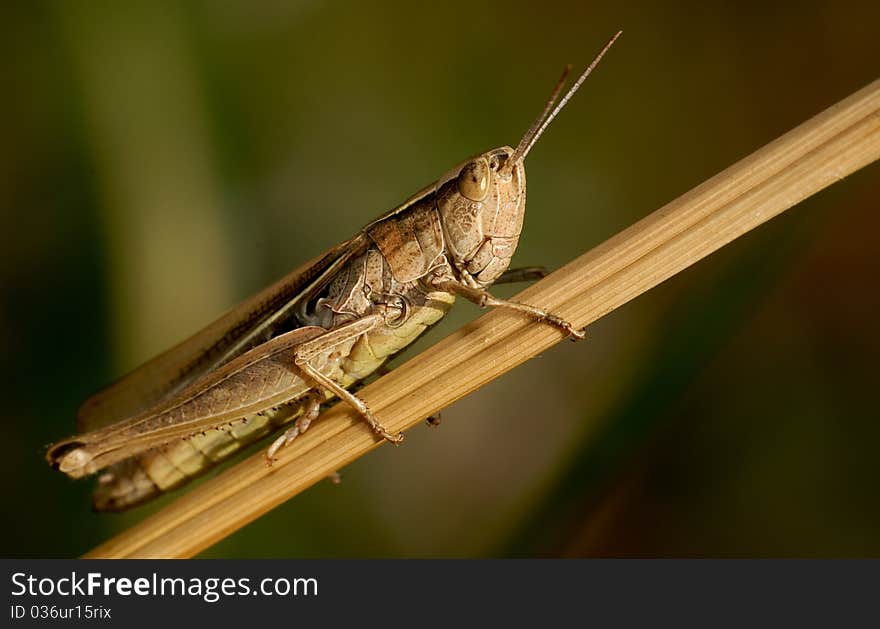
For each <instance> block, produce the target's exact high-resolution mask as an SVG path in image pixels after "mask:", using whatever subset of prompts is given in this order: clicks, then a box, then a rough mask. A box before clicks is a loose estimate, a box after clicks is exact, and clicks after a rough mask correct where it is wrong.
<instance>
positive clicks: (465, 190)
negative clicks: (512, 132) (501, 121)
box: [437, 31, 620, 287]
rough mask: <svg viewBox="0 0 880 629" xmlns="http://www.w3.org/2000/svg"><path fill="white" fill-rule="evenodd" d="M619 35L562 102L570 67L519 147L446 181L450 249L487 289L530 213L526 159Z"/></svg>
mask: <svg viewBox="0 0 880 629" xmlns="http://www.w3.org/2000/svg"><path fill="white" fill-rule="evenodd" d="M618 37H620V31H618V32H617V34H615V35H614V37H612V38H611V39H610V40H609V41H608V43H607V44H605V47H604V48H603V49H602V50H601V51H600V52H599V54H598V55H597V56H596V58H595V59H593V61H592V62H591V63H590V65H589V66H587V69H586V70H584V71H583V73H581V75H580V76H579V77H578V79H577V80H576V81H575V82H574V84H573V85H572V86H571V88H570V89H569V90H568V92H566V94H565V96H563V97H562V99H561V100H560V101H559V104H556V99H557V98H559V94H560V93H561V92H562V88H563V87H564V86H565V80H566V78H567V77H568V73H569V71H570V70H571V67H570V66H569V67H566V69H565V71H564V72H563V73H562V77H561V78H560V79H559V81H558V82H557V83H556V87H555V88H554V89H553V93H552V94H551V96H550V99H549V100H548V101H547V104H546V105H545V106H544V110H543V111H542V112H541V115H540V116H538V118H537V119H536V120H535V122H534V123H533V124H532V126H531V127H529V130H528V131H526V133H525V135H523V137H522V139H521V140H520V141H519V144H517V146H516V148H515V149H513V148H510V147H509V146H502V147H500V148H497V149H493V150H491V151H488V152H486V153H483V154H482V155H479V156H477V157H475V158H472V159H470V160H468V161H467V162H465V163H464V164H462V165H461V166H460V167H458V168H456V169H454V170H453V171H452V172H451V173H450V175H449V176H447V178H445V179H444V180H442V182H441V183H440V186H439V188H438V195H437V202H438V209H439V211H440V220H441V224H442V226H443V234H444V236H445V241H446V250H447V252H448V253H449V255H450V257H451V258H452V259H451V260H450V262H451V263H452V265H453V266H454V267H455V268H456V269H458V271H459V272H460V273H462V275H464V274H465V272H466V273H467V274H468V275H470V277H472V278H473V279H474V280H475V281H476V282H477V284H479V285H481V286H484V287H485V286H489V285H490V284H492V283H493V282H494V281H495V280H497V279H498V278H499V277H500V276H501V274H502V273H504V271H505V270H506V269H507V267H508V265H509V264H510V259H511V257H512V256H513V252H514V251H515V250H516V245H517V243H518V242H519V234H520V232H521V231H522V224H523V217H524V215H525V211H526V171H525V166H524V162H525V159H526V155H528V154H529V151H531V150H532V147H533V146H534V145H535V143H536V142H537V141H538V138H540V137H541V134H542V133H544V130H545V129H546V128H547V127H548V125H549V124H550V123H551V122H552V121H553V119H554V118H555V117H556V115H557V114H558V113H559V112H560V111H561V110H562V108H563V107H565V104H566V103H567V102H568V101H569V100H570V99H571V97H572V96H574V93H575V92H576V91H577V90H578V88H579V87H580V86H581V84H582V83H583V82H584V80H585V79H586V78H587V76H589V74H590V73H591V72H592V71H593V68H595V67H596V65H597V64H598V63H599V60H600V59H601V58H602V56H603V55H604V54H605V53H606V52H607V51H608V49H609V48H611V46H612V44H614V42H615V41H616V40H617V38H618ZM554 105H555V107H554Z"/></svg>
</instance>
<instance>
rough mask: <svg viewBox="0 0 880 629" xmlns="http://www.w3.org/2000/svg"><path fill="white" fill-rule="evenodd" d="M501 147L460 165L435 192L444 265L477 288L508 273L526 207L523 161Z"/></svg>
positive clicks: (505, 147)
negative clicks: (464, 276) (444, 258)
mask: <svg viewBox="0 0 880 629" xmlns="http://www.w3.org/2000/svg"><path fill="white" fill-rule="evenodd" d="M513 154H514V149H512V148H510V147H509V146H502V147H500V148H497V149H493V150H491V151H488V152H486V153H483V154H482V155H479V156H477V157H474V158H472V159H470V160H468V161H467V162H465V163H464V164H463V165H462V166H461V167H460V168H458V169H457V171H456V170H454V171H453V172H452V173H451V175H450V176H449V178H448V179H447V180H446V181H445V182H443V183H442V184H441V185H440V186H439V189H438V194H437V209H438V211H439V213H440V222H441V225H442V228H443V236H444V241H445V245H446V253H447V255H448V257H449V262H450V263H451V264H452V265H453V267H455V268H456V269H457V270H458V271H459V272H460V273H462V274H464V275H467V276H469V277H471V278H473V279H474V280H475V281H476V282H477V284H479V285H481V286H489V285H490V284H492V282H494V281H495V280H496V279H498V277H499V276H500V275H501V274H502V273H503V272H504V271H505V270H506V269H507V267H508V265H509V264H510V259H511V257H512V256H513V252H514V251H515V250H516V245H517V243H518V242H519V235H520V232H521V231H522V225H523V216H524V215H525V208H526V172H525V168H524V166H523V163H522V160H518V162H517V163H515V164H513V165H512V167H511V165H510V164H508V161H509V160H510V158H511V156H512V155H513Z"/></svg>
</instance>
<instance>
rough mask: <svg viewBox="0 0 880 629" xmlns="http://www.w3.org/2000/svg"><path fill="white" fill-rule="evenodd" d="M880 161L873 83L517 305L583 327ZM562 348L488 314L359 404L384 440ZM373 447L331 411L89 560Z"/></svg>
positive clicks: (339, 408)
mask: <svg viewBox="0 0 880 629" xmlns="http://www.w3.org/2000/svg"><path fill="white" fill-rule="evenodd" d="M878 157H880V80H878V81H874V82H873V83H871V84H870V85H868V86H867V87H865V88H863V89H862V90H860V91H858V92H856V93H855V94H853V95H852V96H850V97H849V98H847V99H846V100H844V101H842V102H840V103H838V104H837V105H835V106H833V107H831V108H830V109H828V110H826V111H825V112H823V113H821V114H819V115H818V116H816V117H814V118H812V119H810V120H809V121H807V122H805V123H804V124H802V125H801V126H799V127H797V128H796V129H794V130H792V131H790V132H789V133H787V134H786V135H784V136H782V137H781V138H779V139H777V140H776V141H774V142H772V143H771V144H768V145H767V146H765V147H763V148H762V149H760V150H758V151H756V152H755V153H753V154H752V155H750V156H748V157H746V158H745V159H743V160H741V161H740V162H738V163H736V164H734V165H733V166H731V167H730V168H728V169H727V170H725V171H723V172H721V173H719V174H718V175H716V176H715V177H713V178H712V179H710V180H708V181H706V182H705V183H703V184H701V185H700V186H698V187H696V188H694V189H693V190H691V191H690V192H688V193H687V194H685V195H683V196H681V197H680V198H678V199H676V200H674V201H672V202H671V203H669V204H667V205H666V206H664V207H662V208H660V209H659V210H657V211H656V212H654V213H653V214H651V215H649V216H647V217H646V218H644V219H643V220H641V221H639V222H638V223H636V224H635V225H633V226H631V227H629V228H628V229H626V230H624V231H623V232H621V233H619V234H617V235H616V236H614V237H613V238H611V239H609V240H608V241H606V242H605V243H603V244H602V245H600V246H598V247H596V248H595V249H593V250H592V251H589V252H587V253H585V254H583V255H581V256H580V257H579V258H577V259H576V260H574V261H572V262H570V263H569V264H568V265H566V266H565V267H563V268H561V269H559V270H558V271H556V272H555V273H553V274H552V275H550V276H549V277H547V278H545V279H544V280H542V281H540V282H538V283H536V284H534V285H533V286H531V287H529V288H528V289H527V290H525V291H523V292H522V293H520V294H519V295H518V296H517V297H515V299H517V300H519V301H524V302H526V303H530V304H535V305H540V306H541V307H543V308H546V309H549V310H551V311H553V312H555V313H557V314H560V315H562V316H563V317H565V318H566V319H568V320H570V321H572V322H573V323H574V324H576V325H578V326H583V325H587V324H589V323H591V322H593V321H595V320H596V319H598V318H599V317H601V316H602V315H605V314H607V313H609V312H611V311H612V310H614V309H615V308H617V307H619V306H621V305H623V304H625V303H626V302H628V301H629V300H631V299H633V298H635V297H637V296H638V295H640V294H642V293H644V292H645V291H647V290H649V289H650V288H652V287H654V286H656V285H657V284H659V283H660V282H662V281H664V280H666V279H667V278H669V277H671V276H673V275H675V274H676V273H678V272H679V271H681V270H683V269H685V268H687V267H688V266H690V265H691V264H693V263H694V262H696V261H698V260H700V259H702V258H704V257H705V256H707V255H709V254H710V253H712V252H713V251H715V250H717V249H718V248H720V247H722V246H723V245H725V244H727V243H728V242H730V241H731V240H733V239H735V238H737V237H739V236H741V235H743V234H745V233H746V232H748V231H749V230H750V229H753V228H754V227H757V226H758V225H760V224H761V223H763V222H764V221H767V220H769V219H770V218H772V217H774V216H776V215H777V214H779V213H781V212H783V211H785V210H786V209H788V208H790V207H792V206H793V205H795V204H796V203H798V202H799V201H801V200H803V199H805V198H806V197H809V196H810V195H812V194H814V193H816V192H818V191H819V190H821V189H822V188H824V187H826V186H828V185H829V184H831V183H834V182H835V181H837V180H839V179H841V178H843V177H845V176H846V175H848V174H850V173H852V172H854V171H856V170H858V169H859V168H861V167H863V166H865V165H866V164H869V163H871V162H872V161H874V160H876V159H877V158H878ZM561 340H563V336H562V334H561V333H559V332H557V331H555V330H554V329H552V328H550V327H548V326H546V325H540V324H537V323H534V322H532V321H530V320H528V319H526V318H524V317H521V316H517V315H514V314H510V313H506V312H502V311H500V310H495V311H492V312H489V313H488V314H486V315H484V316H482V317H481V318H480V319H478V320H477V321H476V322H474V323H471V324H469V325H466V326H465V327H463V328H462V329H460V330H458V331H457V332H455V333H453V334H452V335H450V336H449V337H447V338H445V339H443V340H442V341H440V342H439V343H437V344H436V345H434V346H433V347H431V348H429V349H428V350H426V351H425V352H423V353H421V354H420V355H418V356H416V357H414V358H412V359H411V360H409V361H408V362H407V363H405V364H404V365H402V366H401V367H399V368H397V369H395V370H394V371H393V372H391V373H390V374H388V375H387V376H385V377H383V378H381V379H380V380H378V381H377V382H375V383H373V384H371V385H369V386H367V387H365V388H364V389H362V390H361V392H360V395H361V397H363V399H364V400H365V401H366V402H367V403H368V404H369V405H370V407H371V408H372V409H373V410H374V411H375V412H376V414H377V416H378V417H380V418H381V420H382V422H383V423H384V425H385V426H386V427H387V428H388V430H390V431H391V432H395V431H398V430H405V429H407V428H410V427H411V426H413V425H415V424H417V423H419V422H420V421H421V420H422V419H424V418H425V417H427V416H429V415H431V414H432V413H435V412H437V411H439V410H440V409H442V408H444V407H445V406H447V405H449V404H451V403H452V402H454V401H455V400H458V399H459V398H461V397H463V396H465V395H467V394H468V393H470V392H472V391H473V390H475V389H477V388H479V387H481V386H483V385H484V384H486V383H487V382H489V381H491V380H493V379H495V378H497V377H498V376H500V375H502V374H503V373H505V372H506V371H508V370H510V369H513V368H514V367H515V366H517V365H519V364H520V363H522V362H524V361H526V360H528V359H530V358H532V357H534V356H535V355H537V354H539V353H540V352H543V351H545V350H546V349H547V348H549V347H550V346H552V345H554V344H555V343H558V342H559V341H561ZM584 351H589V345H586V346H584ZM379 445H381V443H380V442H379V441H378V440H377V439H376V437H375V435H373V434H372V433H371V432H370V430H369V429H368V428H367V426H366V425H365V424H364V422H363V421H361V420H360V419H359V418H358V417H357V416H356V415H355V414H354V412H353V411H352V410H351V409H350V408H349V407H348V406H346V405H345V404H337V405H335V406H334V407H333V408H331V409H329V410H328V411H327V412H325V413H324V414H323V416H322V417H321V418H320V419H319V420H318V421H317V422H316V423H315V424H314V425H313V426H312V428H311V429H310V430H309V432H307V433H306V434H305V435H303V436H301V437H300V438H298V439H297V440H296V441H295V442H294V443H293V444H292V446H291V447H289V448H287V449H284V450H282V452H281V453H280V455H279V460H278V462H277V463H276V464H275V465H274V466H273V467H272V468H271V469H269V468H267V466H266V463H265V459H264V457H263V453H258V454H256V455H254V456H252V457H250V458H249V459H247V460H245V461H243V462H241V463H239V464H238V465H236V466H235V467H232V468H230V469H229V470H227V471H226V472H224V473H222V474H220V475H218V476H217V477H215V478H213V479H211V480H209V481H207V482H205V483H204V484H202V485H201V486H199V487H197V488H196V489H194V490H193V491H191V492H189V493H187V494H185V495H183V496H182V497H181V498H179V499H178V500H177V501H175V502H174V503H172V504H170V505H168V506H167V507H165V508H164V509H163V510H161V511H159V512H158V513H156V514H154V515H152V516H150V517H148V518H147V519H145V520H144V521H142V522H141V523H139V524H137V525H135V526H133V527H131V528H130V529H128V530H127V531H124V532H123V533H121V534H120V535H118V536H116V537H115V538H113V539H111V540H109V541H108V542H105V543H104V544H102V545H100V546H98V547H97V548H95V549H94V550H92V551H91V552H90V553H88V554H87V555H86V556H87V557H191V556H193V555H195V554H196V553H198V552H199V551H201V550H203V549H205V548H207V547H209V546H211V545H212V544H214V543H216V542H217V541H218V540H221V539H223V538H224V537H226V536H227V535H229V534H230V533H232V532H234V531H236V530H238V529H239V528H241V527H242V526H244V525H245V524H247V523H248V522H251V521H252V520H254V519H256V518H258V517H260V516H261V515H262V514H264V513H266V512H267V511H269V510H270V509H272V508H274V507H276V506H277V505H279V504H281V503H282V502H284V501H286V500H289V499H290V498H292V497H293V496H295V495H296V494H298V493H299V492H301V491H303V490H304V489H306V488H307V487H309V486H311V485H312V484H314V483H315V482H317V481H319V480H321V479H322V478H324V477H326V476H327V475H328V474H330V473H332V472H334V471H335V470H338V469H341V468H343V467H345V466H346V465H347V464H349V463H351V462H352V461H353V460H354V459H356V458H358V457H360V456H363V455H364V454H366V453H367V452H369V451H370V450H372V449H373V448H376V447H378V446H379ZM403 447H406V445H405V444H404V446H403Z"/></svg>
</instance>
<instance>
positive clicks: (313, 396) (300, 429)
mask: <svg viewBox="0 0 880 629" xmlns="http://www.w3.org/2000/svg"><path fill="white" fill-rule="evenodd" d="M320 413H321V394H320V393H319V392H317V391H311V392H310V393H308V394H307V398H306V400H305V406H304V410H303V414H302V415H300V416H299V417H297V418H296V421H295V422H293V426H291V427H290V428H288V429H287V430H285V431H284V434H282V435H281V436H280V437H278V438H277V439H276V440H275V441H273V442H272V445H271V446H269V449H268V450H267V451H266V464H267V465H272V463H274V462H275V455H276V454H277V453H278V451H279V450H280V449H281V448H283V447H285V446H288V445H290V444H291V442H292V441H293V440H294V439H296V438H297V437H298V436H299V435H301V434H303V433H304V432H305V431H306V430H308V429H309V425H311V423H312V422H313V421H314V420H315V419H316V418H317V417H318V415H319V414H320Z"/></svg>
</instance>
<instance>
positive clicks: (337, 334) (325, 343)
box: [294, 314, 403, 445]
mask: <svg viewBox="0 0 880 629" xmlns="http://www.w3.org/2000/svg"><path fill="white" fill-rule="evenodd" d="M382 323H383V318H382V315H379V314H374V315H367V316H365V317H361V318H360V319H355V320H354V321H351V322H349V323H346V324H344V325H341V326H339V327H338V328H336V329H335V330H330V331H329V332H327V333H326V334H322V335H321V336H318V337H316V338H314V339H312V340H310V341H306V342H305V343H303V344H302V345H298V346H297V348H296V350H295V353H294V362H295V364H296V366H297V367H299V368H300V369H301V370H302V372H303V373H304V374H305V375H306V376H307V377H308V378H310V379H311V380H313V381H314V382H315V383H317V384H318V385H319V386H320V387H321V388H323V389H327V390H328V391H330V392H332V393H333V394H335V395H336V396H337V397H339V399H341V400H344V401H346V402H348V404H349V405H351V406H352V407H354V409H355V410H356V411H357V412H358V413H360V415H361V417H363V418H364V420H365V421H366V422H367V424H369V426H370V428H372V429H373V432H375V433H376V434H377V435H379V436H381V437H382V438H384V439H387V440H388V441H390V442H391V443H393V444H395V445H397V444H399V443H400V442H402V441H403V433H398V434H396V435H392V434H391V433H389V432H388V431H387V430H385V428H384V427H383V426H382V424H380V423H379V420H377V419H376V417H375V416H374V415H373V413H372V412H371V411H370V409H369V408H368V407H367V405H366V404H365V403H364V401H363V400H361V399H360V398H359V397H357V396H356V395H355V394H353V393H352V392H351V391H349V390H348V389H346V388H344V387H342V386H340V385H339V384H338V383H336V382H334V381H333V380H332V379H331V378H328V377H327V376H325V375H324V374H323V373H321V372H320V371H318V370H317V369H315V368H314V367H312V365H311V364H309V361H310V360H311V359H312V358H314V357H315V356H317V355H318V354H320V353H321V352H323V351H326V350H328V349H332V348H333V347H336V346H337V345H340V344H342V343H344V342H346V341H349V340H351V339H353V338H356V337H358V336H360V335H361V334H364V333H365V332H368V331H370V330H372V329H373V328H375V327H377V326H378V325H381V324H382Z"/></svg>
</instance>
